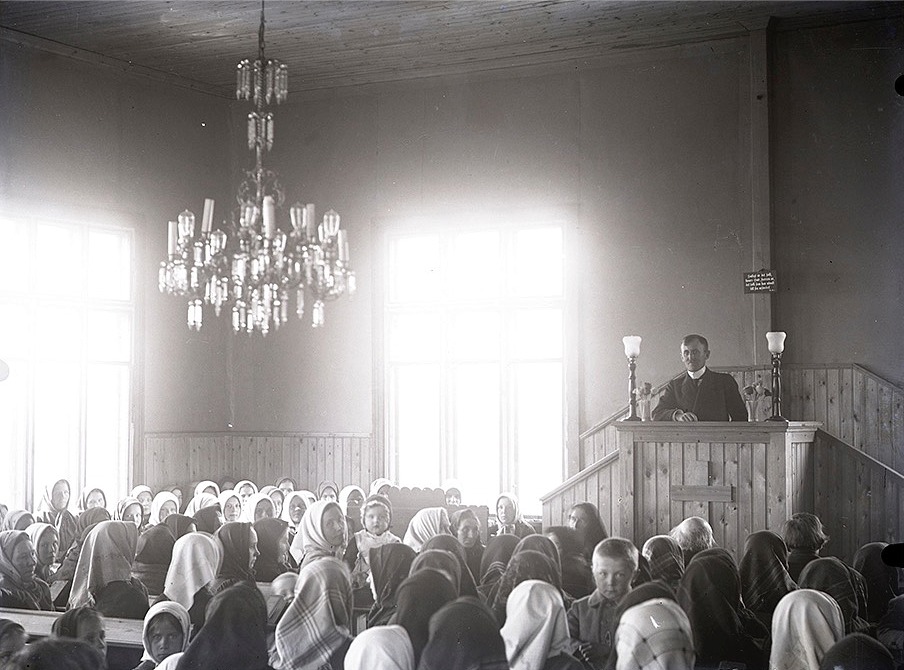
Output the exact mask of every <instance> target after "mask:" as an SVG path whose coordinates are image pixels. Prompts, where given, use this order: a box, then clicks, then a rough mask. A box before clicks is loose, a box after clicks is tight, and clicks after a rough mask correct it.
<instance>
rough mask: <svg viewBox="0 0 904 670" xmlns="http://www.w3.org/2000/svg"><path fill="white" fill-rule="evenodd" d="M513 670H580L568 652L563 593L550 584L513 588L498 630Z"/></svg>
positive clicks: (528, 582)
mask: <svg viewBox="0 0 904 670" xmlns="http://www.w3.org/2000/svg"><path fill="white" fill-rule="evenodd" d="M500 632H501V634H502V639H503V641H504V642H505V652H506V656H507V657H508V660H509V665H510V666H511V668H512V670H552V669H553V668H555V669H556V670H581V668H582V667H583V666H582V665H581V663H580V661H578V660H577V659H576V658H574V657H573V656H572V655H571V654H569V653H568V651H569V649H570V648H571V646H572V645H571V638H570V637H569V635H568V622H567V621H566V617H565V605H564V604H563V602H562V594H561V593H560V592H559V589H557V588H556V587H555V586H553V585H552V584H548V583H546V582H543V581H540V580H539V579H528V580H525V581H523V582H521V583H520V584H518V586H516V587H515V588H514V589H513V590H512V592H511V594H510V595H509V597H508V601H507V602H506V620H505V625H504V626H503V627H502V630H501V631H500Z"/></svg>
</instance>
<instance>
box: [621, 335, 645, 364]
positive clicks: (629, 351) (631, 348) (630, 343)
mask: <svg viewBox="0 0 904 670" xmlns="http://www.w3.org/2000/svg"><path fill="white" fill-rule="evenodd" d="M622 342H623V343H624V345H625V356H627V357H628V358H637V357H638V356H640V342H641V337H640V335H625V336H624V337H623V338H622Z"/></svg>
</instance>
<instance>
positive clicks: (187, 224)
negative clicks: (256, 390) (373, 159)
mask: <svg viewBox="0 0 904 670" xmlns="http://www.w3.org/2000/svg"><path fill="white" fill-rule="evenodd" d="M288 79H289V72H288V68H287V67H286V65H285V64H283V63H281V62H279V61H278V60H274V59H269V60H268V59H266V58H265V57H264V6H263V2H261V23H260V29H259V31H258V56H257V59H256V60H255V61H254V62H251V61H250V60H248V59H245V60H242V61H241V62H239V64H238V66H237V68H236V88H235V95H236V98H237V99H239V100H248V101H250V102H251V103H252V105H253V110H252V111H251V113H249V114H248V149H249V151H254V156H255V162H254V168H253V169H251V170H247V171H245V174H244V178H243V179H242V182H241V184H240V185H239V188H238V192H237V195H236V200H237V202H238V206H237V207H236V208H235V209H234V211H233V212H231V215H230V219H231V220H230V222H229V223H227V222H226V221H224V222H223V226H222V228H221V229H217V230H212V228H213V209H214V201H213V200H211V199H210V198H207V199H205V201H204V213H203V215H202V218H201V227H200V230H198V229H196V225H195V224H196V220H195V215H194V214H193V213H192V212H190V211H188V210H185V211H184V212H182V213H181V214H179V216H178V218H177V220H176V221H170V222H169V231H168V232H169V237H168V257H167V260H165V261H162V262H161V263H160V271H159V277H158V284H159V288H160V291H161V293H167V294H169V295H175V296H179V297H183V298H188V327H189V328H190V329H192V330H200V328H201V322H202V317H203V306H204V305H205V304H207V305H213V309H214V313H215V314H216V315H217V316H219V315H220V313H221V312H222V310H223V307H224V305H226V306H229V305H231V310H232V329H233V330H234V331H235V332H239V331H242V330H244V331H247V332H248V333H253V332H255V331H256V332H259V333H261V334H263V335H266V334H267V333H268V332H270V328H271V326H272V327H273V328H274V329H277V328H279V326H280V325H281V324H283V323H285V322H286V321H287V320H288V315H289V309H290V307H289V301H290V299H291V297H292V295H293V294H294V297H295V313H296V315H297V316H298V317H299V318H301V317H302V315H303V314H304V308H305V295H306V294H308V295H309V296H310V298H311V299H312V300H313V305H312V308H311V323H312V325H313V326H314V327H319V326H322V325H323V320H324V313H323V312H324V302H325V301H327V300H333V299H335V298H338V297H339V296H341V295H343V294H346V293H347V294H348V295H352V294H354V292H355V273H354V271H352V270H351V269H350V267H349V255H348V238H347V234H346V231H345V230H342V229H340V227H339V215H338V214H337V213H336V212H335V211H333V210H332V209H331V210H329V211H328V212H327V213H326V214H324V215H323V219H322V221H321V222H320V223H319V224H318V223H317V221H316V219H315V210H314V205H313V204H307V205H302V204H301V203H296V204H294V205H292V206H291V207H289V223H290V225H291V229H290V230H289V231H288V232H284V231H283V230H282V229H280V228H279V226H278V224H277V220H276V219H277V211H279V210H280V209H281V208H282V206H283V202H284V200H285V194H284V191H283V188H282V185H281V184H280V182H279V176H278V175H277V173H276V172H274V171H272V170H269V169H267V168H265V167H264V165H263V157H264V154H265V153H267V152H269V151H270V150H272V148H273V137H274V121H273V112H272V111H270V105H271V104H274V105H276V104H279V103H282V102H285V100H286V98H287V97H288ZM236 222H237V223H236Z"/></svg>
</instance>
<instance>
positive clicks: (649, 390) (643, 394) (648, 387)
mask: <svg viewBox="0 0 904 670" xmlns="http://www.w3.org/2000/svg"><path fill="white" fill-rule="evenodd" d="M634 395H636V396H637V399H638V400H650V399H651V398H652V397H653V384H651V383H650V382H644V383H643V384H642V385H641V386H638V387H637V388H636V389H634Z"/></svg>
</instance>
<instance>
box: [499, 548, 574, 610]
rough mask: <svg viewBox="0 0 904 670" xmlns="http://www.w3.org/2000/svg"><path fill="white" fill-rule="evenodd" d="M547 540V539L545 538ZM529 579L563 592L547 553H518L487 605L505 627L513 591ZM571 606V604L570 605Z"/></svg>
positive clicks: (558, 577) (506, 569)
mask: <svg viewBox="0 0 904 670" xmlns="http://www.w3.org/2000/svg"><path fill="white" fill-rule="evenodd" d="M544 539H545V538H544ZM527 579H539V580H540V581H544V582H547V583H549V584H552V585H553V586H555V587H556V588H557V589H559V591H561V590H562V578H561V576H560V575H559V569H558V567H557V566H556V564H555V563H554V562H553V560H552V559H551V558H550V557H549V556H548V555H547V554H545V553H542V552H539V551H536V550H534V549H527V550H524V551H516V552H515V553H514V554H512V558H511V560H510V561H509V563H508V566H507V567H506V568H505V572H504V573H503V575H502V578H501V579H500V580H499V582H497V587H498V588H497V589H496V590H495V592H493V593H492V594H491V596H492V598H488V599H487V604H488V605H489V606H490V609H492V610H493V614H494V615H495V616H496V619H497V620H498V621H499V625H500V626H503V625H505V617H506V603H507V602H508V597H509V595H510V594H511V592H512V590H514V588H515V587H516V586H518V584H520V583H521V582H523V581H525V580H527ZM569 606H570V604H569Z"/></svg>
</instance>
